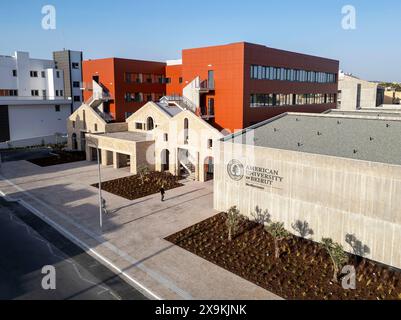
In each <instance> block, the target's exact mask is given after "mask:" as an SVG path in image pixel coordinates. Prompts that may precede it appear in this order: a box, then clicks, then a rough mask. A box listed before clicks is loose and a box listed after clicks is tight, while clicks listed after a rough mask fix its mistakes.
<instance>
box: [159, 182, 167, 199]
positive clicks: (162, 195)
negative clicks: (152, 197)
mask: <svg viewBox="0 0 401 320" xmlns="http://www.w3.org/2000/svg"><path fill="white" fill-rule="evenodd" d="M165 193H166V191H165V190H164V185H162V186H161V188H160V195H161V197H162V202H163V201H164V195H165Z"/></svg>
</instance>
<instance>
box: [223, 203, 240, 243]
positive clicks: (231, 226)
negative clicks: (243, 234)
mask: <svg viewBox="0 0 401 320" xmlns="http://www.w3.org/2000/svg"><path fill="white" fill-rule="evenodd" d="M240 220H241V216H240V212H239V210H238V209H237V207H236V206H234V207H231V208H230V209H229V210H228V211H227V220H226V226H227V229H228V241H231V240H232V238H233V236H234V235H235V234H236V233H237V231H238V227H239V222H240Z"/></svg>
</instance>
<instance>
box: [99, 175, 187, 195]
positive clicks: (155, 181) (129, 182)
mask: <svg viewBox="0 0 401 320" xmlns="http://www.w3.org/2000/svg"><path fill="white" fill-rule="evenodd" d="M179 180H180V178H179V177H177V176H173V175H172V174H171V173H169V172H157V171H152V172H149V173H148V174H147V175H146V176H145V177H144V180H143V181H142V179H141V177H140V176H139V175H134V176H130V177H125V178H120V179H116V180H110V181H106V182H102V190H104V191H107V192H110V193H112V194H115V195H117V196H120V197H123V198H126V199H128V200H135V199H139V198H143V197H146V196H150V195H152V194H155V193H158V192H160V188H161V186H162V185H164V189H165V190H166V191H167V190H171V189H174V188H178V187H182V186H183V184H181V183H179V182H178V181H179ZM92 186H93V187H96V188H98V187H99V184H97V183H96V184H94V185H92Z"/></svg>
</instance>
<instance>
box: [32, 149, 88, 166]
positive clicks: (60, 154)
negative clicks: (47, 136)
mask: <svg viewBox="0 0 401 320" xmlns="http://www.w3.org/2000/svg"><path fill="white" fill-rule="evenodd" d="M53 154H54V155H51V156H48V157H43V158H38V159H33V160H28V161H29V162H31V163H33V164H36V165H38V166H40V167H50V166H54V165H57V164H65V163H72V162H78V161H84V160H86V153H85V152H82V151H53Z"/></svg>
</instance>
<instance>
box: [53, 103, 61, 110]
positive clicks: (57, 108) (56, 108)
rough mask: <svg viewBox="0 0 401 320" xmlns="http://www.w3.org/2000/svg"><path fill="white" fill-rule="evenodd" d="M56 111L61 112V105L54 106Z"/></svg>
mask: <svg viewBox="0 0 401 320" xmlns="http://www.w3.org/2000/svg"><path fill="white" fill-rule="evenodd" d="M54 109H55V110H56V112H60V105H58V104H56V105H55V106H54Z"/></svg>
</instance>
